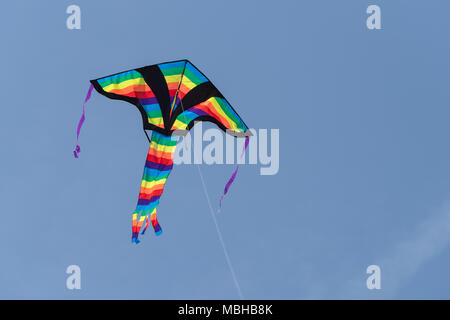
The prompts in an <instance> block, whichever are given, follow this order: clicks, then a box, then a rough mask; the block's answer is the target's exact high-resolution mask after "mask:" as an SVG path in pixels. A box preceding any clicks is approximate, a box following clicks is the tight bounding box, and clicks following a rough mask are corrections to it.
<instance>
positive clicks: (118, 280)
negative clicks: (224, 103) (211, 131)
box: [0, 0, 450, 299]
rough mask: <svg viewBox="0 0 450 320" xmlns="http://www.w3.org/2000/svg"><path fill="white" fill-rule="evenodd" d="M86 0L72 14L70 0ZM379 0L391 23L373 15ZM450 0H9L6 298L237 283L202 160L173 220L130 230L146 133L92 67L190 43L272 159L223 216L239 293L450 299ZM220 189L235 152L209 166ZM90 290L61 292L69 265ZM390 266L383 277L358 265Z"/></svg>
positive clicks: (189, 175)
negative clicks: (139, 231)
mask: <svg viewBox="0 0 450 320" xmlns="http://www.w3.org/2000/svg"><path fill="white" fill-rule="evenodd" d="M71 4H77V5H79V6H80V7H81V13H82V24H81V30H68V29H67V28H66V18H67V16H68V15H67V14H66V8H67V6H69V5H71ZM371 4H376V5H379V6H380V8H381V13H382V29H381V30H368V29H367V28H366V22H365V21H366V18H367V14H366V8H367V7H368V6H369V5H371ZM449 9H450V4H449V3H448V1H444V0H442V1H439V0H432V1H423V0H421V1H414V2H412V1H406V0H397V1H381V0H373V1H361V0H349V1H331V0H328V1H325V0H314V1H313V0H308V1H306V0H305V1H245V2H243V1H189V2H186V1H170V2H166V1H131V0H130V1H95V2H94V1H76V2H72V1H14V2H8V4H5V5H3V9H2V11H1V14H0V30H1V31H0V32H1V34H2V39H3V43H4V46H3V47H2V50H1V51H0V64H1V70H2V75H3V76H2V77H1V80H0V85H1V88H2V90H1V91H0V95H1V98H2V99H1V101H2V108H0V112H1V113H0V115H1V119H2V120H3V121H2V125H1V126H0V141H1V145H2V157H1V164H2V165H1V166H0V177H1V183H0V197H1V201H0V209H1V210H0V212H1V218H0V219H1V222H0V257H1V259H0V298H3V299H11V298H12V299H20V298H31V299H48V298H58V299H79V298H85V299H98V298H100V299H121V298H124V299H130V298H138V299H141V298H142V299H236V298H238V294H237V291H236V288H235V286H234V283H233V279H232V277H231V274H230V271H229V269H228V267H227V263H226V260H225V257H224V254H223V251H222V249H221V246H220V242H219V239H218V236H217V233H216V230H215V226H214V222H213V220H212V218H211V215H210V213H209V208H208V204H207V201H206V198H205V196H204V194H203V191H202V184H201V180H200V177H199V174H198V171H197V168H196V167H195V166H193V165H184V166H183V165H181V166H177V167H175V168H174V170H173V172H172V174H171V176H170V178H169V180H168V182H167V185H166V189H165V193H164V195H163V198H162V200H161V205H160V207H159V219H160V223H161V225H162V227H163V228H164V234H163V236H161V237H155V236H154V234H153V233H152V232H149V233H148V234H146V235H145V236H144V237H143V238H142V240H143V241H142V242H141V243H140V244H139V245H138V246H136V245H133V244H131V241H130V228H131V227H130V224H131V221H130V220H131V212H132V210H133V209H134V206H135V204H136V200H137V194H138V186H139V182H140V178H141V173H142V167H143V165H144V157H145V155H146V152H147V148H148V144H147V140H146V138H145V136H144V135H143V133H142V130H141V121H142V120H141V117H140V115H139V113H138V112H137V110H136V109H135V108H134V107H133V106H131V105H127V104H126V103H125V102H121V101H113V100H109V99H107V98H105V97H102V96H100V95H98V94H97V93H95V92H94V94H93V96H92V99H91V101H90V102H89V103H88V105H87V121H86V123H85V127H84V128H83V131H82V134H81V137H80V143H81V147H82V153H81V155H80V159H78V160H75V159H74V158H73V155H72V149H73V146H74V144H75V128H76V125H77V122H78V119H79V117H80V114H81V106H82V102H83V99H84V97H85V94H86V91H87V89H88V86H89V82H88V80H90V79H93V78H98V77H102V76H106V75H109V74H112V73H116V72H120V71H123V70H129V69H131V68H135V67H141V66H145V65H150V64H155V63H158V62H162V61H169V60H175V59H183V58H188V59H190V60H191V61H192V62H193V63H194V64H195V65H196V66H197V67H199V68H200V69H201V70H202V71H203V72H204V73H205V74H206V75H207V76H208V77H209V78H210V79H211V80H212V81H213V82H214V83H215V85H216V86H217V87H218V88H219V89H220V90H221V91H222V93H223V94H224V95H225V96H226V97H227V98H228V99H229V100H230V102H231V103H232V104H233V106H234V107H235V108H236V110H237V111H238V113H239V114H240V115H241V116H242V118H243V119H244V121H245V122H246V123H247V124H248V125H249V126H250V127H252V128H256V129H259V128H268V129H271V128H275V129H279V130H280V170H279V173H278V174H277V175H273V176H261V175H260V174H259V166H250V165H247V166H243V167H241V169H240V170H239V175H238V178H237V180H236V182H235V184H234V185H233V186H232V189H231V191H230V193H229V194H228V196H227V198H226V200H225V202H224V207H223V210H222V213H221V214H220V216H218V217H217V219H218V223H219V226H220V228H221V230H222V234H223V237H224V241H225V243H226V245H227V248H228V252H229V255H230V259H231V261H232V263H233V266H234V269H235V272H236V277H237V279H238V281H239V284H240V286H241V289H242V293H243V296H244V297H245V298H248V299H334V298H338V299H342V298H357V299H365V298H368V299H380V298H398V299H410V298H426V299H428V298H441V299H442V298H449V296H450V287H449V286H448V283H450V278H449V277H450V276H449V274H448V268H449V266H450V249H449V248H450V246H449V243H450V236H449V234H450V232H449V229H450V227H449V226H450V205H449V200H450V172H449V170H448V164H449V163H450V152H449V150H450V146H449V143H448V138H447V137H448V136H449V134H450V126H449V125H448V122H449V120H448V119H449V118H450V109H449V107H448V105H449V104H448V102H449V99H450V90H448V74H449V71H450V62H449V59H448V57H449V54H450V45H449V42H448V31H449V30H450V29H449V28H450V21H449V20H448V11H449ZM201 169H202V172H203V175H204V178H205V184H206V185H207V189H208V194H209V196H210V198H211V199H212V202H213V205H214V206H217V199H218V198H219V196H220V194H221V192H222V190H223V186H224V184H225V182H226V180H227V178H228V177H229V175H230V174H231V173H232V171H233V169H234V167H233V166H231V165H213V166H207V165H203V166H202V167H201ZM72 264H76V265H79V266H80V268H81V273H82V278H81V279H82V280H81V281H82V288H81V290H67V289H66V278H67V276H68V275H67V274H66V273H65V271H66V268H67V266H69V265H72ZM372 264H377V265H379V266H380V267H381V279H382V280H381V282H382V289H381V290H371V291H369V290H368V289H367V288H366V278H367V277H368V275H367V274H366V268H367V266H369V265H372Z"/></svg>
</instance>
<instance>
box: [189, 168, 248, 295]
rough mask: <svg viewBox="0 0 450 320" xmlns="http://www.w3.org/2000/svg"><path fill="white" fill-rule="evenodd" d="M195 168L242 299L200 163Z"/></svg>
mask: <svg viewBox="0 0 450 320" xmlns="http://www.w3.org/2000/svg"><path fill="white" fill-rule="evenodd" d="M197 169H198V173H199V175H200V180H201V181H202V186H203V192H204V193H205V196H206V200H207V201H208V206H209V212H210V213H211V217H212V218H213V221H214V224H215V226H216V231H217V235H218V236H219V241H220V244H221V245H222V249H223V253H224V254H225V260H226V261H227V264H228V268H229V269H230V272H231V276H232V277H233V282H234V285H235V286H236V289H237V292H238V295H239V298H240V299H241V300H243V299H244V296H243V295H242V291H241V286H240V285H239V281H238V279H237V277H236V274H235V273H234V268H233V265H232V264H231V259H230V256H229V255H228V251H227V247H226V246H225V242H224V241H223V237H222V232H221V231H220V228H219V224H218V223H217V218H216V215H215V214H214V210H213V208H212V205H211V200H210V199H209V195H208V191H207V189H206V184H205V180H204V179H203V174H202V171H201V169H200V165H197Z"/></svg>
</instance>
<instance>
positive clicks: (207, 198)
mask: <svg viewBox="0 0 450 320" xmlns="http://www.w3.org/2000/svg"><path fill="white" fill-rule="evenodd" d="M180 104H181V110H183V112H184V111H185V110H184V106H183V101H182V100H180ZM185 146H186V149H185V150H187V149H188V148H187V145H186V144H185ZM188 151H189V150H188ZM244 152H245V149H244V150H243V151H242V154H244ZM242 154H241V158H242ZM197 169H198V174H199V175H200V180H201V182H202V187H203V193H204V194H205V197H206V200H207V202H208V206H209V212H210V214H211V217H212V219H213V221H214V225H215V226H216V231H217V236H218V237H219V241H220V244H221V246H222V249H223V253H224V255H225V260H226V261H227V265H228V268H229V269H230V273H231V276H232V278H233V282H234V285H235V286H236V290H237V292H238V295H239V298H240V299H241V300H244V296H243V294H242V291H241V286H240V285H239V281H238V279H237V277H236V273H235V272H234V268H233V264H232V263H231V259H230V256H229V255H228V250H227V247H226V246H225V241H224V240H223V237H222V232H221V231H220V228H219V223H218V222H217V218H216V215H215V214H214V209H213V207H212V204H211V200H210V199H209V194H208V190H207V189H206V184H205V179H203V174H202V170H201V169H200V165H199V164H198V165H197Z"/></svg>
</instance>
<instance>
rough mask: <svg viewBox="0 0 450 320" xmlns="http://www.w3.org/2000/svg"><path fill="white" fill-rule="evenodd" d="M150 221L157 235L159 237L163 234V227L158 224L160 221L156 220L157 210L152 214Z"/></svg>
mask: <svg viewBox="0 0 450 320" xmlns="http://www.w3.org/2000/svg"><path fill="white" fill-rule="evenodd" d="M150 220H151V221H152V226H153V229H154V230H155V234H156V235H157V236H159V235H161V234H162V229H161V226H160V225H159V223H158V219H157V218H156V209H155V211H154V212H153V213H152V214H151V216H150Z"/></svg>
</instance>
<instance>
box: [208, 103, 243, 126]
mask: <svg viewBox="0 0 450 320" xmlns="http://www.w3.org/2000/svg"><path fill="white" fill-rule="evenodd" d="M207 101H210V102H211V103H212V105H213V106H214V109H215V110H217V111H218V113H219V114H220V115H221V116H222V117H223V118H225V119H227V121H228V123H229V124H230V125H231V128H227V129H237V128H238V127H237V125H236V123H235V122H234V121H233V120H231V119H230V117H228V116H227V115H226V113H225V112H224V111H223V109H222V107H221V106H220V104H219V103H218V102H217V100H216V99H215V98H214V97H212V98H209V99H208V100H207Z"/></svg>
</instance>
